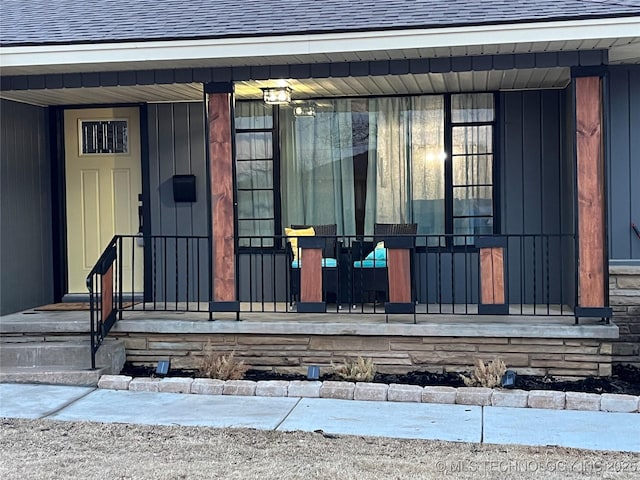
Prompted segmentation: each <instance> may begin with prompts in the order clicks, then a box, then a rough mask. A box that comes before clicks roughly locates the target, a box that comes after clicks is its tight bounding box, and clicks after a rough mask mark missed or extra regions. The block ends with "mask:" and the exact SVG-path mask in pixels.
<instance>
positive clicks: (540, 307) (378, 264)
mask: <svg viewBox="0 0 640 480" xmlns="http://www.w3.org/2000/svg"><path fill="white" fill-rule="evenodd" d="M411 237H412V239H413V241H412V244H411V248H410V258H411V289H412V292H411V299H412V301H413V302H414V303H415V304H416V308H415V312H416V314H417V315H420V314H465V315H474V314H478V313H482V309H479V308H478V305H480V304H481V303H482V298H481V297H482V291H481V288H482V286H481V279H482V272H481V271H480V270H481V268H480V250H481V249H480V248H479V247H478V246H477V245H476V243H477V241H478V237H473V236H464V235H414V236H411ZM483 238H484V239H487V238H488V239H489V240H491V239H493V238H495V239H500V242H501V245H503V247H502V248H503V255H504V259H503V268H504V276H503V282H504V304H505V305H506V306H507V307H508V308H507V312H508V313H509V314H511V315H521V316H526V315H547V316H572V315H573V306H574V305H576V302H577V298H576V288H575V285H576V280H575V274H576V273H575V272H576V269H575V266H576V261H575V236H574V235H572V234H544V235H542V234H539V235H533V234H521V235H515V234H509V235H500V236H495V237H493V236H488V237H487V236H485V237H483ZM335 239H336V242H335V244H336V250H335V252H334V254H333V256H332V257H329V254H328V253H327V252H326V251H323V257H324V258H325V261H324V262H325V263H323V268H322V300H323V301H324V302H326V312H333V313H366V314H371V313H387V311H386V309H385V306H384V304H385V303H386V302H387V301H388V300H389V286H388V271H387V266H386V261H385V260H384V259H383V258H382V256H380V257H379V258H376V255H375V254H374V255H373V258H371V259H369V260H367V255H369V254H370V253H371V252H372V251H374V247H375V245H376V244H377V242H378V241H379V240H381V239H379V238H373V237H348V236H338V237H336V238H335ZM490 243H491V242H490V241H489V244H490ZM240 244H241V245H242V244H244V245H252V247H247V248H240V250H239V255H238V288H239V300H240V302H241V304H242V305H243V306H244V309H245V310H246V311H248V312H281V313H285V312H289V313H291V312H296V311H297V308H296V305H297V304H298V303H299V302H300V292H301V284H300V268H299V265H296V264H295V263H294V262H293V258H292V254H291V251H290V249H287V248H286V245H287V238H286V237H281V236H276V237H272V236H269V237H258V236H254V237H242V238H240ZM328 258H332V259H334V260H335V264H334V263H331V264H328V262H326V260H327V259H328Z"/></svg>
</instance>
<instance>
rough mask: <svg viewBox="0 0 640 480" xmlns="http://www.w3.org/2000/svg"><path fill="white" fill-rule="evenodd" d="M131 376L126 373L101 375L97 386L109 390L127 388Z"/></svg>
mask: <svg viewBox="0 0 640 480" xmlns="http://www.w3.org/2000/svg"><path fill="white" fill-rule="evenodd" d="M131 380H132V377H129V376H127V375H102V376H101V377H100V380H98V388H107V389H109V390H129V384H130V383H131Z"/></svg>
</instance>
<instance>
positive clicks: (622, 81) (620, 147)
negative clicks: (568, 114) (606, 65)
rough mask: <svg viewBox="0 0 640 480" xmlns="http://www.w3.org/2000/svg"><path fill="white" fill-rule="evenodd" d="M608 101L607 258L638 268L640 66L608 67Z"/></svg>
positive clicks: (639, 259) (613, 261)
mask: <svg viewBox="0 0 640 480" xmlns="http://www.w3.org/2000/svg"><path fill="white" fill-rule="evenodd" d="M607 100H608V105H609V115H608V120H609V125H608V132H606V133H607V136H608V141H607V162H608V165H607V169H608V190H609V211H608V216H609V239H608V242H609V258H610V259H611V261H612V262H611V263H616V261H618V262H621V263H627V262H629V263H631V262H633V263H635V264H639V265H640V239H639V238H638V237H637V236H636V235H635V233H634V232H633V230H632V229H631V222H634V223H635V224H636V225H638V226H639V228H640V67H637V66H636V67H630V68H611V70H610V74H609V88H608V98H607Z"/></svg>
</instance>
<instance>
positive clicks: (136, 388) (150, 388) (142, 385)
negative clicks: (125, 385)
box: [129, 377, 160, 392]
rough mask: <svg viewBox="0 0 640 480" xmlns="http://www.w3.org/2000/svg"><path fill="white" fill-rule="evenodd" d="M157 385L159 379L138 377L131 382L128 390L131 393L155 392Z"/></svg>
mask: <svg viewBox="0 0 640 480" xmlns="http://www.w3.org/2000/svg"><path fill="white" fill-rule="evenodd" d="M159 384H160V379H159V378H147V377H139V378H134V379H133V380H131V383H129V390H131V391H133V392H157V391H158V385H159Z"/></svg>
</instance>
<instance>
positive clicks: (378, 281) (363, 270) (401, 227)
mask: <svg viewBox="0 0 640 480" xmlns="http://www.w3.org/2000/svg"><path fill="white" fill-rule="evenodd" d="M417 232H418V224H416V223H376V224H374V226H373V238H374V241H373V244H372V246H373V247H374V248H373V249H372V250H370V251H369V253H368V254H367V255H366V256H365V257H364V258H363V257H362V256H359V255H358V253H360V252H362V248H363V246H366V245H367V242H364V243H363V244H361V245H360V246H357V247H356V248H355V249H354V250H353V251H354V258H360V259H361V260H356V261H354V262H353V270H352V277H351V278H352V285H353V295H352V303H363V302H373V303H383V302H387V301H388V300H389V271H388V269H387V248H386V246H385V245H384V240H385V238H388V237H394V236H403V235H404V236H412V237H411V245H415V237H413V236H414V235H416V233H417ZM359 251H360V252H359Z"/></svg>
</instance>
